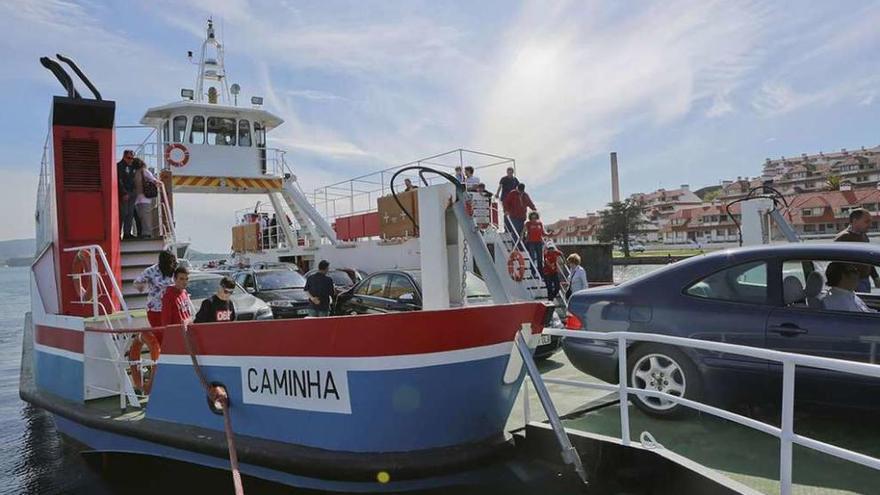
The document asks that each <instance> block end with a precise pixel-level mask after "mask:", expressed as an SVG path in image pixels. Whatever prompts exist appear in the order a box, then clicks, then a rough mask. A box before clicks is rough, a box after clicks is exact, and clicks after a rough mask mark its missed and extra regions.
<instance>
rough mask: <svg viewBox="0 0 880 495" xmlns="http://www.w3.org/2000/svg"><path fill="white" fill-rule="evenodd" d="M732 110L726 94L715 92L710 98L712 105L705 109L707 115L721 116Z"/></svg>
mask: <svg viewBox="0 0 880 495" xmlns="http://www.w3.org/2000/svg"><path fill="white" fill-rule="evenodd" d="M731 112H733V105H732V104H731V103H730V98H729V96H728V95H721V94H717V95H715V97H714V98H713V99H712V106H711V107H709V110H706V116H707V117H721V116H724V115H727V114H729V113H731Z"/></svg>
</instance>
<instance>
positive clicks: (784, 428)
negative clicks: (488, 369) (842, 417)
mask: <svg viewBox="0 0 880 495" xmlns="http://www.w3.org/2000/svg"><path fill="white" fill-rule="evenodd" d="M544 334H548V335H554V336H558V337H564V338H566V339H579V340H588V341H598V342H607V343H610V344H612V345H613V344H616V347H617V349H620V350H621V351H620V352H618V373H619V376H618V383H617V384H610V383H605V382H599V381H583V380H573V379H563V378H550V377H546V376H540V375H538V376H537V377H536V376H535V375H533V374H530V375H529V379H528V380H527V381H526V382H524V383H523V391H524V394H523V413H522V414H523V418H524V421H525V424H526V425H536V426H537V424H535V423H533V422H532V421H533V419H534V415H533V412H532V411H531V410H530V405H529V404H530V400H529V390H530V388H531V387H537V388H545V389H546V386H547V385H555V386H561V387H573V388H577V389H581V390H596V391H601V392H605V393H608V394H610V395H609V396H607V397H609V398H610V397H613V398H615V399H616V400H615V401H614V402H612V403H608V402H607V400H606V401H605V404H601V405H598V406H595V405H591V404H588V405H587V406H586V409H585V410H584V412H583V413H582V415H581V416H579V417H580V418H581V419H577V420H574V419H570V420H564V423H563V424H564V425H565V426H566V431H567V432H568V434H569V436H570V437H572V438H574V437H577V436H584V435H586V436H588V437H590V438H592V439H593V440H598V441H600V442H602V443H611V444H618V443H619V444H620V445H622V446H624V447H634V448H637V449H640V450H647V451H654V452H656V453H657V454H659V455H661V456H664V457H666V458H667V459H679V460H678V461H676V462H679V463H689V464H691V465H694V466H696V469H700V470H702V471H704V472H707V473H709V474H711V475H712V476H714V477H716V478H725V476H724V475H722V474H721V473H719V472H715V471H712V470H711V469H708V468H706V467H705V466H700V465H698V464H695V463H694V462H693V461H692V460H689V459H686V458H683V457H682V456H681V455H679V454H676V453H675V452H668V451H667V449H666V447H664V443H665V442H666V440H667V439H666V438H665V437H664V436H662V435H660V434H658V433H657V432H655V433H654V434H652V433H651V432H650V431H643V432H641V433H639V434H638V435H637V437H638V438H639V440H638V441H635V440H633V430H632V425H633V423H632V418H631V414H630V413H631V410H630V407H629V399H630V398H631V397H632V395H640V396H643V397H655V398H658V399H662V400H666V401H671V402H674V403H676V404H680V405H682V406H685V407H687V408H690V409H693V410H695V411H699V412H700V413H703V414H706V415H711V416H712V417H715V418H719V419H721V420H725V421H729V422H732V423H734V424H736V425H741V426H743V427H746V428H748V429H750V430H752V431H756V432H760V433H762V434H766V435H770V436H771V437H773V438H776V439H778V440H779V447H778V463H779V464H778V473H779V492H780V493H781V494H782V495H791V494H792V493H819V492H820V491H821V489H818V488H812V487H811V488H809V489H807V490H820V491H801V490H804V488H803V487H801V489H800V490H798V489H796V488H795V484H794V482H793V466H794V461H795V457H796V456H795V455H793V454H794V447H795V446H799V447H802V448H805V449H808V450H809V451H813V452H817V453H822V454H826V455H830V456H832V457H834V458H837V459H840V460H843V461H847V462H849V463H854V464H856V465H859V466H863V467H866V468H869V469H870V470H874V471H875V472H877V475H878V476H880V458H878V457H872V456H870V455H866V454H864V453H860V452H856V451H854V450H850V449H847V448H843V447H840V446H838V445H834V444H832V443H829V442H828V441H821V440H817V439H815V438H812V437H810V436H807V435H803V434H799V433H797V432H796V431H795V422H794V414H795V401H794V399H795V397H794V392H795V378H796V372H797V371H799V370H800V371H801V372H804V371H806V372H809V369H810V368H819V369H823V370H831V371H836V372H840V373H847V374H853V375H858V376H862V377H870V378H873V379H877V378H880V366H877V365H876V364H868V363H861V362H853V361H846V360H840V359H831V358H824V357H818V356H811V355H804V354H793V353H785V352H779V351H774V350H768V349H761V348H753V347H747V346H742V345H736V344H728V343H723V342H713V341H706V340H698V339H688V338H681V337H672V336H667V335H659V334H649V333H639V332H626V331H609V332H599V331H585V330H562V329H553V328H545V329H544ZM637 342H651V343H655V344H661V345H668V346H674V347H688V348H692V349H700V350H703V351H709V352H717V353H726V354H735V355H740V356H748V357H750V358H754V359H760V360H766V361H769V362H775V363H779V364H780V365H781V369H782V380H781V381H782V391H781V401H780V403H781V416H780V421H779V423H775V422H772V421H771V422H764V421H761V420H758V419H754V418H752V417H748V416H744V415H742V414H739V413H736V412H732V411H729V410H726V409H722V408H719V407H715V406H711V405H708V404H705V403H702V402H697V401H693V400H689V399H686V398H682V397H678V396H675V395H671V394H668V393H665V392H659V391H652V390H643V389H637V388H634V387H631V386H628V379H627V378H628V371H629V370H628V366H627V350H628V346H631V345H632V344H633V343H637ZM536 382H540V383H536ZM597 402H601V401H597ZM614 403H617V404H619V407H618V411H617V413H618V414H619V420H618V421H619V423H618V424H619V428H620V430H619V433H620V436H619V439H613V438H608V437H604V436H602V435H601V434H599V435H596V434H593V433H589V432H583V431H577V430H574V429H569V428H573V427H575V425H576V424H578V422H580V423H581V424H585V423H584V422H589V421H590V415H589V414H591V413H594V412H595V411H598V410H600V409H601V408H605V407H607V406H609V405H611V404H614ZM606 416H607V414H606ZM577 417H578V416H576V415H574V416H572V418H577ZM663 421H667V422H669V421H671V420H663ZM676 425H678V426H675V428H673V429H678V428H682V427H683V426H682V423H681V421H677V422H676ZM545 428H546V426H545ZM703 431H704V432H706V430H703ZM835 441H840V440H839V439H837V440H835ZM706 442H708V443H710V444H711V443H712V442H715V444H714V447H713V448H714V449H718V450H723V449H725V448H726V446H725V444H724V443H723V442H721V441H720V440H719V439H717V438H713V437H711V436H709V437H706ZM800 455H801V454H800V453H799V454H798V456H800ZM585 462H587V459H585ZM728 481H730V483H728V485H729V486H737V485H739V486H741V487H742V488H741V490H739V491H738V493H760V492H758V491H757V490H755V489H753V488H750V487H747V486H743V485H742V483H740V482H737V481H733V480H729V479H728ZM747 484H748V483H747ZM822 493H825V492H824V491H822ZM834 493H837V492H834ZM841 493H842V492H841ZM846 493H850V492H846ZM863 493H869V492H863Z"/></svg>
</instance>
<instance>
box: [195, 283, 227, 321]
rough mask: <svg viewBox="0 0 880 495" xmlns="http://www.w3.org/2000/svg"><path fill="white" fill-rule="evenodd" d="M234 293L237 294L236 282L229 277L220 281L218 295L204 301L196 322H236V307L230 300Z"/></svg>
mask: <svg viewBox="0 0 880 495" xmlns="http://www.w3.org/2000/svg"><path fill="white" fill-rule="evenodd" d="M233 292H235V282H234V281H233V280H232V279H231V278H229V277H223V278H222V279H220V286H219V287H218V288H217V293H216V294H214V295H213V296H211V297H209V298H207V299H205V300H204V301H202V306H201V307H200V308H199V312H198V313H196V320H195V322H196V323H216V322H218V321H235V305H234V304H233V303H232V300H230V298H231V297H232V293H233Z"/></svg>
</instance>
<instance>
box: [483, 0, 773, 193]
mask: <svg viewBox="0 0 880 495" xmlns="http://www.w3.org/2000/svg"><path fill="white" fill-rule="evenodd" d="M545 5H546V4H544V3H534V4H530V5H529V6H527V7H526V8H525V9H523V11H522V12H521V14H520V16H519V19H518V20H517V21H516V22H514V23H513V24H512V25H511V26H510V28H509V35H508V37H507V41H506V47H505V49H504V50H502V56H501V63H500V64H499V67H498V68H497V71H496V74H497V77H496V79H495V83H494V85H493V86H492V87H491V88H490V89H489V90H488V91H487V94H486V99H485V102H484V104H483V106H482V108H481V112H480V115H479V117H478V120H477V126H476V129H475V132H476V134H477V136H478V137H477V138H476V139H475V141H477V142H479V143H481V145H483V146H485V147H486V148H488V149H502V150H503V152H504V153H506V154H508V155H512V156H516V157H517V158H518V160H519V162H520V163H523V164H525V166H526V167H529V168H527V169H526V170H525V172H526V173H527V174H528V175H532V177H533V179H532V180H533V181H535V180H537V182H538V183H541V182H545V181H548V180H550V179H552V178H553V177H554V175H555V174H557V173H559V172H560V171H561V167H562V166H564V165H565V164H566V163H567V162H570V161H572V160H575V159H582V158H583V157H585V156H591V155H593V154H596V153H599V152H603V153H604V152H605V151H606V150H607V148H608V145H609V143H610V142H611V140H612V139H613V138H614V136H616V135H617V134H618V133H619V132H621V131H622V130H623V129H626V128H631V127H634V126H637V125H668V124H669V123H670V122H672V121H675V120H677V119H680V118H682V117H684V116H685V115H687V114H688V113H689V112H690V110H691V106H692V104H693V102H694V101H696V100H698V99H701V98H705V97H708V96H711V95H713V94H717V93H718V92H719V91H722V90H724V89H725V88H732V87H735V86H736V85H737V84H738V83H739V79H740V78H742V77H743V75H744V74H745V73H747V72H748V71H749V70H750V69H751V68H752V67H753V66H754V65H755V64H754V62H753V61H752V59H751V54H752V52H753V50H754V47H755V45H756V44H757V43H758V41H759V39H760V36H761V29H762V27H763V19H762V18H761V15H762V12H760V11H753V10H752V9H750V5H749V4H747V3H723V2H702V1H694V2H681V3H674V4H663V5H662V6H656V7H653V8H647V9H644V10H643V11H641V12H640V13H636V14H631V15H627V16H626V17H625V18H624V19H622V20H619V22H614V23H611V24H609V25H604V24H602V22H601V21H602V19H603V17H602V16H601V15H600V14H601V12H598V13H597V12H596V10H599V9H590V8H587V7H586V6H584V5H583V4H582V3H580V2H575V3H571V4H567V5H566V6H565V7H564V8H557V9H556V10H555V11H553V12H551V13H549V14H548V13H547V12H546V7H545ZM722 109H723V108H722ZM717 111H720V110H719V109H716V112H717Z"/></svg>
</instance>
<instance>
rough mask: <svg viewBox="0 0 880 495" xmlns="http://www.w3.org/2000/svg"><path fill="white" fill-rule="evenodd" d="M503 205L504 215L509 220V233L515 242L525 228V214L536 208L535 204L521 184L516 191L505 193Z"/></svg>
mask: <svg viewBox="0 0 880 495" xmlns="http://www.w3.org/2000/svg"><path fill="white" fill-rule="evenodd" d="M503 205H504V215H505V216H506V217H508V218H509V220H510V225H509V229H510V230H509V232H511V233H512V234H513V236H514V238H513V240H514V241H516V240H517V238H518V236H519V235H520V233H522V231H523V227H524V226H525V223H526V212H528V210H529V208H531V209H532V210H533V211H534V210H537V208H535V203H532V198H530V197H529V195H528V194H527V193H526V185H525V184H523V183H522V182H520V183H519V184H517V186H516V189H514V190H512V191H510V192H509V193H507V197H506V198H504V203H503Z"/></svg>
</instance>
